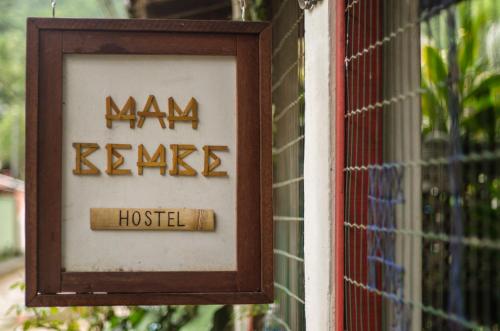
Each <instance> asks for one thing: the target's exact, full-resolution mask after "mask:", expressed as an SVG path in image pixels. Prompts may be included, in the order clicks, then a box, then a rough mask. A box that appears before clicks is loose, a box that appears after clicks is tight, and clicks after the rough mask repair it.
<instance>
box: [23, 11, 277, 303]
mask: <svg viewBox="0 0 500 331" xmlns="http://www.w3.org/2000/svg"><path fill="white" fill-rule="evenodd" d="M27 25H28V40H27V79H26V145H27V148H26V199H27V203H26V305H27V306H29V307H39V306H74V305H90V306H94V305H160V304H161V305H163V304H239V303H266V302H272V301H273V224H272V155H271V139H272V138H271V27H270V24H268V23H258V22H233V21H185V20H121V19H120V20H95V19H58V18H49V19H44V18H29V19H28V22H27ZM64 54H176V55H233V56H235V57H236V72H237V79H236V83H237V87H236V90H237V138H236V139H237V146H238V151H243V150H244V153H239V152H237V156H236V159H237V165H236V169H237V174H236V178H237V190H236V192H237V193H236V205H237V210H236V215H237V220H236V222H237V234H236V235H237V241H236V242H237V270H236V271H228V272H226V271H223V272H221V271H213V272H212V271H203V272H198V271H195V272H66V271H65V270H63V269H62V266H61V256H62V255H61V254H62V252H61V251H62V244H61V195H62V188H61V186H62V185H61V184H62V179H61V172H62V160H61V155H62V132H63V127H62V118H63V116H64V114H63V107H62V97H63V91H62V88H63V86H62V85H63V84H62V71H63V68H62V66H63V57H64Z"/></svg>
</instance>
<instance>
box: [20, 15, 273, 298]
mask: <svg viewBox="0 0 500 331" xmlns="http://www.w3.org/2000/svg"><path fill="white" fill-rule="evenodd" d="M27 24H28V41H27V86H26V118H27V121H26V122H27V123H26V126H27V127H26V134H27V137H26V141H27V152H26V153H27V155H26V188H27V190H26V199H27V203H26V216H27V217H26V246H27V247H26V305H27V306H30V307H38V306H76V305H164V304H243V303H265V302H272V300H273V252H272V247H273V242H272V241H273V224H272V156H271V27H270V25H269V24H268V23H258V22H233V21H185V20H96V19H57V18H52V19H43V18H29V19H28V23H27ZM127 222H128V223H127Z"/></svg>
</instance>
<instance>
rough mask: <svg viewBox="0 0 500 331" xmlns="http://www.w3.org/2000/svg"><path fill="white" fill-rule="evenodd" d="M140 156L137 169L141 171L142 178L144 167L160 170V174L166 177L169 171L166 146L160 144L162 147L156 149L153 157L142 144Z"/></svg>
mask: <svg viewBox="0 0 500 331" xmlns="http://www.w3.org/2000/svg"><path fill="white" fill-rule="evenodd" d="M138 154H139V155H138V158H137V168H138V169H139V175H141V176H142V172H143V170H144V167H150V168H154V167H156V168H160V174H162V175H165V172H166V170H167V162H166V158H165V146H163V145H162V144H160V146H158V148H157V149H156V152H155V153H154V154H153V157H151V156H150V155H149V153H148V151H147V150H146V148H145V147H144V145H143V144H140V145H139V151H138Z"/></svg>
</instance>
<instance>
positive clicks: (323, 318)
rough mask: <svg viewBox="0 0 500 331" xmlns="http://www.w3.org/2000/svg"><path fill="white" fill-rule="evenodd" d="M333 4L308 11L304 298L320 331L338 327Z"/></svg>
mask: <svg viewBox="0 0 500 331" xmlns="http://www.w3.org/2000/svg"><path fill="white" fill-rule="evenodd" d="M334 4H335V1H333V0H332V1H328V0H323V1H321V2H319V3H318V4H317V5H316V6H315V7H314V8H313V9H312V10H306V12H305V38H306V39H305V61H306V64H305V106H306V108H305V127H306V129H305V152H304V155H305V160H304V197H305V201H304V205H305V211H304V236H305V248H304V255H305V276H306V280H305V282H306V283H305V299H306V300H305V301H306V326H307V330H315V331H316V330H317V331H322V330H332V327H333V319H332V318H333V309H334V307H333V300H332V299H333V292H332V291H333V283H332V275H333V272H334V270H332V265H333V264H332V247H333V246H332V244H333V238H332V225H333V209H332V201H333V198H334V196H333V193H332V174H333V171H334V168H333V166H334V163H333V162H334V159H333V158H332V156H333V155H334V150H333V147H334V146H333V144H332V141H333V140H332V137H333V134H334V131H333V130H334V125H333V123H334V122H333V117H332V116H333V114H334V113H333V109H332V107H333V103H334V100H335V99H334V97H333V93H334V90H333V89H332V84H333V80H332V77H334V75H333V71H332V69H333V63H334V62H333V61H334V58H333V57H332V49H333V48H332V47H331V45H332V31H333V30H332V25H333V22H332V21H331V10H332V8H331V7H332V6H334Z"/></svg>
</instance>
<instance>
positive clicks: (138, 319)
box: [7, 282, 231, 331]
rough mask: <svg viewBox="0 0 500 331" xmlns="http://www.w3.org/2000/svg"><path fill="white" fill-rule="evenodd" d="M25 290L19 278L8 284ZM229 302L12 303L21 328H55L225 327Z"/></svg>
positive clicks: (216, 330) (172, 330) (189, 330)
mask: <svg viewBox="0 0 500 331" xmlns="http://www.w3.org/2000/svg"><path fill="white" fill-rule="evenodd" d="M11 288H12V289H13V290H21V291H24V290H25V285H24V283H23V282H18V283H16V284H14V285H12V286H11ZM230 310H231V307H230V306H222V305H209V306H137V307H125V306H117V307H67V308H58V307H51V308H26V307H24V306H23V305H14V306H12V307H11V308H10V309H9V311H8V312H7V314H15V315H16V317H17V318H16V321H18V322H17V323H18V324H19V325H13V326H12V327H13V328H15V327H21V328H22V329H23V330H30V329H35V328H45V329H49V330H57V331H80V330H88V331H126V330H137V331H143V330H147V331H156V330H165V331H222V330H227V328H228V326H229V320H230Z"/></svg>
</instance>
